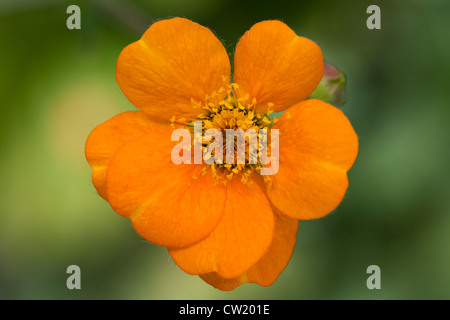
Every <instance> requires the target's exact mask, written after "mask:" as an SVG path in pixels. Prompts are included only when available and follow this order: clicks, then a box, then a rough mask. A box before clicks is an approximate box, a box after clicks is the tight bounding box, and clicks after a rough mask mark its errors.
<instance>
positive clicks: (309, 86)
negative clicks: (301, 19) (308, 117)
mask: <svg viewBox="0 0 450 320" xmlns="http://www.w3.org/2000/svg"><path fill="white" fill-rule="evenodd" d="M323 65H324V64H323V57H322V51H321V50H320V48H319V46H318V45H317V44H315V43H314V42H313V41H311V40H309V39H306V38H303V37H299V36H297V35H296V34H295V32H294V31H292V30H291V29H290V28H289V27H288V26H287V25H286V24H284V23H283V22H281V21H276V20H274V21H263V22H260V23H257V24H255V25H254V26H253V27H252V28H251V29H250V30H249V31H247V32H246V33H245V34H244V36H243V37H242V38H241V39H240V40H239V43H238V45H237V47H236V51H235V54H234V76H233V81H234V82H236V83H237V84H238V85H239V87H240V89H241V90H242V91H244V92H247V93H248V94H249V95H250V101H252V100H253V98H256V100H257V112H260V113H265V112H266V111H267V103H269V102H271V103H274V107H273V110H274V111H275V112H279V111H282V110H284V109H286V108H287V107H289V106H291V105H293V104H294V103H297V102H299V101H301V100H304V99H306V98H307V97H309V95H310V94H311V93H312V92H313V91H314V89H315V87H316V86H317V84H318V83H319V82H320V80H321V79H322V75H323V70H324V66H323Z"/></svg>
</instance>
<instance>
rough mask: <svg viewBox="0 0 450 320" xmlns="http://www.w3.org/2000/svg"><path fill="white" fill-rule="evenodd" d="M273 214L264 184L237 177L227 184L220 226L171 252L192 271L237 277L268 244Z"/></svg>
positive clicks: (255, 259)
mask: <svg viewBox="0 0 450 320" xmlns="http://www.w3.org/2000/svg"><path fill="white" fill-rule="evenodd" d="M273 227H274V217H273V213H272V209H271V207H270V203H269V201H268V199H267V197H266V195H265V194H264V192H263V190H262V189H261V187H260V186H259V185H258V184H257V183H254V184H253V186H252V187H248V186H247V185H244V184H243V183H241V181H240V179H239V178H238V177H235V178H233V179H232V180H231V181H229V182H228V183H227V200H226V203H225V212H224V214H223V217H222V220H221V221H220V223H219V224H218V226H217V228H216V229H215V230H214V231H213V232H212V233H211V234H210V236H209V237H207V238H206V239H204V240H202V241H199V242H198V243H195V244H194V245H192V246H190V247H186V248H179V249H172V248H169V253H170V255H171V256H172V258H173V260H174V261H175V262H176V264H177V265H178V266H179V267H180V268H181V269H183V270H184V271H185V272H187V273H190V274H205V273H209V272H217V273H218V274H219V275H220V276H221V277H224V278H234V277H237V276H238V275H240V274H242V273H243V272H245V271H246V270H248V269H249V268H250V267H251V266H252V265H254V264H255V263H256V262H257V261H258V260H259V259H260V258H261V256H262V255H263V254H264V252H265V251H266V250H267V248H268V247H269V245H270V243H271V241H272V237H273Z"/></svg>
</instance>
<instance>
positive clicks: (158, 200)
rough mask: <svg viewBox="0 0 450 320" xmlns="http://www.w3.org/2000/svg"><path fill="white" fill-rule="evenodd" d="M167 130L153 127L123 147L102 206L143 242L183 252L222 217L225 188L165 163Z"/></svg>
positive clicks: (196, 171) (195, 170)
mask: <svg viewBox="0 0 450 320" xmlns="http://www.w3.org/2000/svg"><path fill="white" fill-rule="evenodd" d="M171 131H172V129H171V127H170V126H168V125H157V126H154V127H153V130H152V133H151V134H148V135H145V136H141V137H138V138H136V139H133V140H131V141H129V142H127V143H126V144H123V145H122V146H121V147H120V148H119V149H118V150H117V151H116V153H115V154H114V156H113V157H112V159H111V162H110V165H109V167H108V170H107V177H106V183H107V193H108V201H109V203H110V204H111V206H112V208H113V209H114V210H115V211H116V212H117V213H119V214H120V215H122V216H125V217H128V218H130V219H131V220H132V223H133V226H134V228H135V229H136V231H137V232H138V233H139V234H140V235H141V236H142V237H144V238H145V239H146V240H148V241H150V242H152V243H154V244H157V245H160V246H169V247H185V246H188V245H191V244H193V243H194V242H197V241H199V240H201V239H203V238H205V237H206V236H208V235H209V234H210V233H211V231H213V230H214V228H215V227H216V226H217V224H218V223H219V221H220V219H221V217H222V214H223V212H224V204H225V197H226V188H225V187H224V186H223V185H221V184H214V181H213V178H212V176H211V174H207V175H204V176H203V175H201V173H200V170H201V169H202V167H203V165H196V164H179V165H175V164H174V163H173V162H172V159H171V150H172V148H173V147H174V145H173V144H172V142H171V133H172V132H171Z"/></svg>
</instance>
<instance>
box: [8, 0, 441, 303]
mask: <svg viewBox="0 0 450 320" xmlns="http://www.w3.org/2000/svg"><path fill="white" fill-rule="evenodd" d="M70 4H77V5H79V6H80V8H81V27H82V29H81V30H68V29H67V28H66V19H67V18H68V17H69V15H68V14H66V8H67V7H68V6H69V5H70ZM371 4H377V5H379V6H380V8H381V27H382V28H381V30H368V29H367V28H366V19H367V18H368V16H369V15H368V14H366V8H367V7H368V6H369V5H371ZM173 16H183V17H186V18H189V19H191V20H194V21H196V22H198V23H200V24H202V25H204V26H207V27H209V28H211V29H212V30H214V32H215V33H216V34H217V35H218V36H219V37H220V39H221V40H222V41H223V43H224V44H225V46H226V48H227V50H228V52H229V53H230V55H232V53H233V50H234V47H235V44H236V43H237V41H238V39H239V37H240V36H241V35H242V34H243V33H244V32H245V31H246V30H248V29H249V28H250V27H251V26H252V25H253V24H254V23H256V22H259V21H261V20H266V19H281V20H283V21H284V22H286V23H287V24H288V25H289V26H290V27H291V28H293V29H294V30H295V31H296V32H297V34H299V35H302V36H305V37H308V38H310V39H313V40H314V41H315V42H317V43H318V44H319V45H320V46H321V48H322V51H323V54H324V57H325V59H326V60H327V61H329V62H331V63H332V64H334V65H336V66H337V67H338V68H340V69H341V70H343V71H345V73H346V75H347V78H348V82H347V101H346V103H345V104H344V105H343V106H342V107H341V108H342V110H343V111H344V113H345V114H346V115H347V117H348V118H349V119H350V120H351V122H352V124H353V126H354V128H355V130H356V132H357V133H358V135H359V139H360V152H359V156H358V159H357V161H356V163H355V165H354V167H353V168H352V170H351V171H350V173H349V178H350V187H349V189H348V193H347V195H346V197H345V199H344V201H343V202H342V204H341V205H340V206H339V207H338V209H337V210H335V211H334V212H333V213H332V214H330V215H328V216H327V217H325V218H323V219H319V220H313V221H306V222H302V223H301V224H300V226H299V233H298V241H297V245H296V247H295V251H294V254H293V256H292V259H291V261H290V263H289V265H288V267H287V268H286V269H285V271H284V272H283V273H282V274H281V276H280V277H279V278H278V280H277V281H276V282H275V283H274V284H273V285H272V286H270V287H267V288H264V287H260V286H258V285H255V284H247V285H243V286H241V287H239V288H237V289H236V290H234V291H232V292H222V291H219V290H216V289H214V288H213V287H211V286H209V285H207V284H206V283H204V282H203V281H202V280H201V279H199V278H198V277H195V276H189V275H187V274H185V273H184V272H183V271H181V270H180V269H179V268H178V267H177V266H176V265H175V263H174V262H173V261H172V260H171V259H170V257H169V255H168V254H167V251H166V250H165V248H161V247H158V246H155V245H153V244H150V243H148V242H146V241H145V240H143V239H142V238H141V237H140V236H139V235H138V234H137V233H136V232H135V231H134V229H133V228H132V226H131V224H130V222H129V220H128V219H125V218H122V217H120V216H119V215H117V214H116V213H115V212H114V211H113V210H112V209H111V208H110V206H109V205H108V203H107V202H105V201H104V200H103V199H102V198H101V197H100V196H98V195H97V194H96V191H95V189H94V187H93V185H92V183H91V169H90V167H89V166H88V164H87V162H86V160H85V158H84V143H85V141H86V138H87V136H88V134H89V133H90V131H91V130H92V129H93V128H94V127H95V126H96V125H98V124H100V123H102V122H104V121H105V120H107V119H109V118H110V117H112V116H113V115H115V114H117V113H119V112H123V111H126V110H133V109H134V107H133V106H132V105H131V104H130V103H129V102H128V100H127V99H126V98H125V96H124V95H123V94H122V93H121V91H120V89H119V87H118V85H117V83H116V80H115V65H116V61H117V57H118V55H119V53H120V51H121V50H122V49H123V48H124V47H125V46H126V45H128V44H129V43H131V42H134V41H136V40H138V39H139V38H140V36H141V35H142V33H143V31H144V30H145V29H146V28H147V27H148V26H149V25H150V24H151V23H152V22H153V21H155V20H159V19H165V18H169V17H173ZM449 16H450V2H448V1H447V0H421V1H419V0H410V1H403V0H393V1H392V0H391V1H365V0H360V1H348V0H341V1H339V2H338V3H337V2H336V1H331V0H330V1H300V0H297V1H282V0H277V1H273V0H271V1H266V0H259V1H245V2H244V1H237V0H214V1H211V0H194V1H186V0H150V1H145V0H139V1H118V0H116V1H113V0H109V1H60V0H55V1H50V0H48V1H44V0H41V1H38V0H33V1H32V0H20V1H19V0H2V1H1V2H0V46H1V50H0V150H1V151H0V152H1V157H0V299H449V298H450V250H449V249H450V248H449V244H450V182H449V181H450V179H449V178H450V172H449V163H450V152H449V146H450V133H449V132H450V130H449V119H450V90H449V88H450V63H449V60H450V41H449V35H448V34H449V30H450V20H449ZM72 264H75V265H78V266H80V268H81V290H68V289H67V287H66V279H67V277H68V276H69V275H68V274H66V268H67V267H68V266H69V265H72ZM373 264H375V265H378V266H380V268H381V290H368V289H367V287H366V280H367V277H368V276H369V275H368V274H366V269H367V267H368V266H369V265H373Z"/></svg>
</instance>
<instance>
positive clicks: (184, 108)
mask: <svg viewBox="0 0 450 320" xmlns="http://www.w3.org/2000/svg"><path fill="white" fill-rule="evenodd" d="M230 72H231V71H230V61H229V58H228V54H227V52H226V50H225V48H224V46H223V45H222V43H221V42H220V41H219V39H217V38H216V36H214V34H213V33H212V32H211V31H210V30H209V29H207V28H205V27H203V26H201V25H199V24H197V23H195V22H192V21H190V20H187V19H183V18H173V19H169V20H162V21H158V22H155V23H153V25H152V26H151V27H150V28H149V29H148V30H147V31H146V32H145V33H144V35H143V36H142V38H141V39H140V40H139V41H136V42H134V43H132V44H130V45H129V46H127V47H126V48H125V49H124V50H123V51H122V53H121V54H120V56H119V59H118V61H117V70H116V78H117V82H118V83H119V86H120V88H121V89H122V91H123V93H124V94H125V95H126V96H127V98H128V100H130V102H131V103H133V104H134V105H135V106H136V107H138V108H140V109H141V110H142V111H144V112H145V113H146V114H147V115H149V116H151V117H152V118H157V119H161V120H165V121H167V120H169V119H170V118H171V117H172V116H175V117H177V118H179V117H183V118H186V119H193V118H195V117H196V116H197V115H198V114H199V110H198V109H197V110H196V109H194V108H193V107H192V105H191V99H194V100H195V101H196V102H205V96H206V95H211V94H212V93H213V91H215V90H218V89H220V88H221V87H223V86H225V85H226V84H228V83H229V77H230ZM222 76H225V77H226V79H223V78H222ZM224 80H226V81H224Z"/></svg>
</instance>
